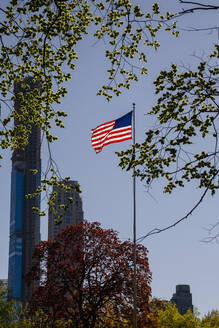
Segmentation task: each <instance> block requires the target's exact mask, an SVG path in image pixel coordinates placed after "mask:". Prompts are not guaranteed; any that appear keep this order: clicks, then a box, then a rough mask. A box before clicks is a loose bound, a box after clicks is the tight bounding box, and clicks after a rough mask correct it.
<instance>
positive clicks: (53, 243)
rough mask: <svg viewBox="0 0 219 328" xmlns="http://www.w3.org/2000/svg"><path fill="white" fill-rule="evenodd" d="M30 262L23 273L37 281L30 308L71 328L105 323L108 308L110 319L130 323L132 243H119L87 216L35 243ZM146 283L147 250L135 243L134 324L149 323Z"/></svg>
mask: <svg viewBox="0 0 219 328" xmlns="http://www.w3.org/2000/svg"><path fill="white" fill-rule="evenodd" d="M33 263H34V265H33V267H32V270H31V272H30V275H29V277H31V279H32V280H34V281H39V285H38V286H36V287H35V288H34V290H33V298H32V302H31V304H32V308H33V309H34V310H36V309H38V308H40V309H42V310H43V311H44V312H45V313H47V314H48V316H49V317H50V320H52V319H53V320H54V322H55V321H56V320H57V319H60V320H64V321H65V322H69V327H72V328H73V327H74V328H77V327H87V328H89V327H92V328H94V327H96V325H97V324H99V325H100V324H101V323H102V324H103V327H105V326H104V323H105V320H106V316H107V313H110V311H113V316H115V318H116V320H121V321H123V320H126V321H127V323H130V324H131V323H132V317H133V267H132V266H133V244H132V243H131V242H130V241H124V242H121V241H120V240H119V238H118V236H117V233H116V232H115V231H113V230H104V229H102V228H101V227H100V224H98V223H89V222H87V221H84V222H81V223H79V224H75V225H72V226H69V227H67V228H65V229H64V230H62V232H60V233H59V234H58V235H57V237H56V238H55V239H54V240H49V241H48V242H47V241H44V242H41V243H40V244H39V245H38V246H37V247H36V249H35V253H34V256H33ZM40 263H41V267H40V270H39V264H40ZM150 282H151V273H150V271H149V266H148V259H147V250H146V248H145V247H144V246H142V245H137V294H138V300H137V312H138V326H139V327H145V322H149V319H148V318H147V315H148V314H149V312H150V310H149V306H148V305H149V298H150V295H151V288H150ZM98 327H99V326H98ZM149 327H150V326H149ZM151 327H153V326H152V325H151Z"/></svg>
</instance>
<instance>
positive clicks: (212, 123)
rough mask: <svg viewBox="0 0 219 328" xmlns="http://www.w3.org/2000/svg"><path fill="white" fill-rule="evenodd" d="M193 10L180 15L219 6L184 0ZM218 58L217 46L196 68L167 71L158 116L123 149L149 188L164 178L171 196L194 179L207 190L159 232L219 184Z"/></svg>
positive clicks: (159, 88) (126, 164)
mask: <svg viewBox="0 0 219 328" xmlns="http://www.w3.org/2000/svg"><path fill="white" fill-rule="evenodd" d="M180 2H181V3H183V4H187V5H188V4H189V5H190V6H191V8H189V9H188V10H186V9H185V10H182V12H181V13H179V15H180V14H181V15H184V14H188V13H193V12H195V11H201V10H211V11H212V10H217V9H219V7H218V6H213V5H210V4H206V5H205V4H200V3H198V2H191V1H180ZM218 58H219V46H218V45H215V46H214V47H213V48H212V51H211V53H210V54H209V55H208V56H205V57H202V58H199V62H198V65H197V67H196V68H193V69H192V68H191V67H185V66H183V67H181V68H179V67H178V65H176V64H172V65H171V68H170V69H169V70H161V72H160V74H159V76H158V77H157V79H156V80H155V81H154V86H155V93H156V94H157V95H158V97H157V98H158V99H157V101H156V104H155V105H154V106H153V107H152V109H151V110H150V111H149V112H148V113H147V114H148V115H149V116H151V118H152V119H154V121H155V123H154V126H153V127H152V128H150V129H148V130H147V131H146V132H145V134H146V138H145V140H144V141H143V142H142V143H137V144H135V145H134V146H133V147H132V148H131V149H129V150H127V151H123V152H120V153H118V155H119V157H120V166H121V167H122V168H123V169H124V168H128V169H129V168H131V167H132V168H135V175H136V176H138V177H139V178H140V179H141V180H142V181H144V182H145V184H146V185H147V187H148V188H150V187H151V185H152V183H153V182H154V181H156V180H158V179H161V180H162V181H163V182H164V189H163V190H164V192H165V193H169V194H171V193H172V191H173V190H174V189H175V188H177V187H184V186H185V185H186V184H187V183H190V182H194V186H195V187H198V188H200V189H201V190H202V194H201V196H200V200H199V201H198V202H197V203H196V204H195V206H194V207H193V208H192V209H191V210H190V211H189V212H188V213H187V214H186V215H185V216H184V217H183V218H180V219H179V220H178V221H176V222H175V223H174V224H172V225H170V226H169V227H166V228H163V229H157V228H156V229H153V230H152V231H151V232H149V233H148V234H147V236H148V235H150V234H154V233H159V232H161V231H164V230H166V229H168V228H170V227H173V226H175V225H176V224H177V223H179V222H180V221H182V220H184V219H185V218H187V217H188V216H189V215H190V214H192V212H193V211H194V210H195V209H196V207H197V206H198V205H199V204H200V203H201V202H202V201H203V199H204V197H205V195H206V194H207V193H208V192H210V193H211V195H214V194H215V193H216V191H217V189H218V188H219V179H218V172H219V162H218V153H219V148H218V127H219V124H218V115H219V105H218V99H217V97H218V95H219V85H218V83H219V80H218V73H219V70H218Z"/></svg>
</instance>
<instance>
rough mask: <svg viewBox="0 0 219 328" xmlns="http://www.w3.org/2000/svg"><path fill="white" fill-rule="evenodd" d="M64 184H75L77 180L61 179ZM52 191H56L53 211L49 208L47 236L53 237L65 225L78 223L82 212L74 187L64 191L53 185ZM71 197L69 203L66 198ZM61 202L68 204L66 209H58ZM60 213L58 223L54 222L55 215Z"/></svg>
mask: <svg viewBox="0 0 219 328" xmlns="http://www.w3.org/2000/svg"><path fill="white" fill-rule="evenodd" d="M63 183H65V184H66V185H73V186H75V185H77V184H78V182H77V181H72V180H69V181H67V182H66V181H63ZM53 191H56V192H57V196H56V200H55V209H56V211H57V213H55V212H54V211H53V210H52V209H51V208H49V220H48V238H55V237H56V235H57V234H58V233H59V232H60V231H61V230H62V229H63V228H65V227H67V226H69V225H72V224H75V223H78V222H80V221H82V220H83V218H84V213H83V209H82V199H81V197H80V195H79V193H78V192H76V191H75V190H74V189H71V190H69V191H64V190H63V189H60V188H58V187H57V186H54V187H53ZM69 197H71V198H72V199H73V202H72V203H70V202H69V201H68V198H69ZM61 204H66V205H68V208H67V210H66V211H63V210H61V209H60V205H61ZM60 213H62V214H63V218H62V222H61V223H60V224H56V219H57V216H58V215H59V214H60Z"/></svg>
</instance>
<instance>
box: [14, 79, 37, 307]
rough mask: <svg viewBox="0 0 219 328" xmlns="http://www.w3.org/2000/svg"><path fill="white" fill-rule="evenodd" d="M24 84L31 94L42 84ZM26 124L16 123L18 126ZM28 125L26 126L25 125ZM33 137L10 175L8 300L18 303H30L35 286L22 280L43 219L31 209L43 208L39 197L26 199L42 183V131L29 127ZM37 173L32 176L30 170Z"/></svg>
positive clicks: (17, 85)
mask: <svg viewBox="0 0 219 328" xmlns="http://www.w3.org/2000/svg"><path fill="white" fill-rule="evenodd" d="M24 83H25V84H27V85H28V86H29V88H30V90H33V89H35V88H37V89H39V88H40V86H39V83H36V82H33V79H32V78H30V77H29V78H26V79H25V80H24ZM26 92H28V91H24V90H23V89H22V83H21V82H19V83H15V85H14V94H15V105H14V107H15V111H17V112H18V113H19V112H20V103H19V99H18V94H19V93H23V94H24V97H25V93H26ZM22 123H23V122H18V121H15V122H14V124H15V125H19V124H22ZM24 124H25V123H24ZM30 128H31V133H30V135H29V138H28V144H27V146H26V147H25V149H24V150H20V149H15V150H14V152H13V154H12V172H11V211H10V242H9V269H8V297H9V299H11V298H13V299H17V300H19V301H23V302H26V301H29V300H30V298H31V294H32V293H31V291H32V286H31V285H28V284H27V283H26V282H25V281H24V279H23V277H24V276H25V274H26V273H27V272H28V271H29V269H30V268H31V266H32V254H33V250H34V247H35V245H36V244H38V243H39V241H40V217H39V215H38V214H37V213H34V212H33V210H32V207H40V197H34V198H30V199H27V198H26V197H25V195H27V194H31V193H33V192H35V191H36V188H37V187H38V186H40V180H41V159H40V128H39V127H38V126H36V125H32V126H30ZM33 169H36V170H37V171H38V173H37V174H35V175H33V174H32V173H31V172H30V170H33Z"/></svg>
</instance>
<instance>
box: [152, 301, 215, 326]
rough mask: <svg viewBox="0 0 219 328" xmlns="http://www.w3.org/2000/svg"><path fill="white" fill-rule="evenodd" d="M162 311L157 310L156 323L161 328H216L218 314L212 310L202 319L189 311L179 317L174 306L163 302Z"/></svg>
mask: <svg viewBox="0 0 219 328" xmlns="http://www.w3.org/2000/svg"><path fill="white" fill-rule="evenodd" d="M163 304H164V309H162V310H159V313H158V323H159V325H160V327H161V328H210V327H212V328H217V327H218V322H219V321H218V320H219V313H218V311H217V310H213V311H211V312H209V313H208V314H207V315H205V316H204V317H203V318H202V319H200V318H199V317H198V313H197V314H195V313H194V314H193V313H192V312H191V311H190V310H188V311H187V313H186V314H184V315H181V314H180V313H179V312H178V310H177V307H176V305H175V304H173V303H170V302H164V303H163Z"/></svg>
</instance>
